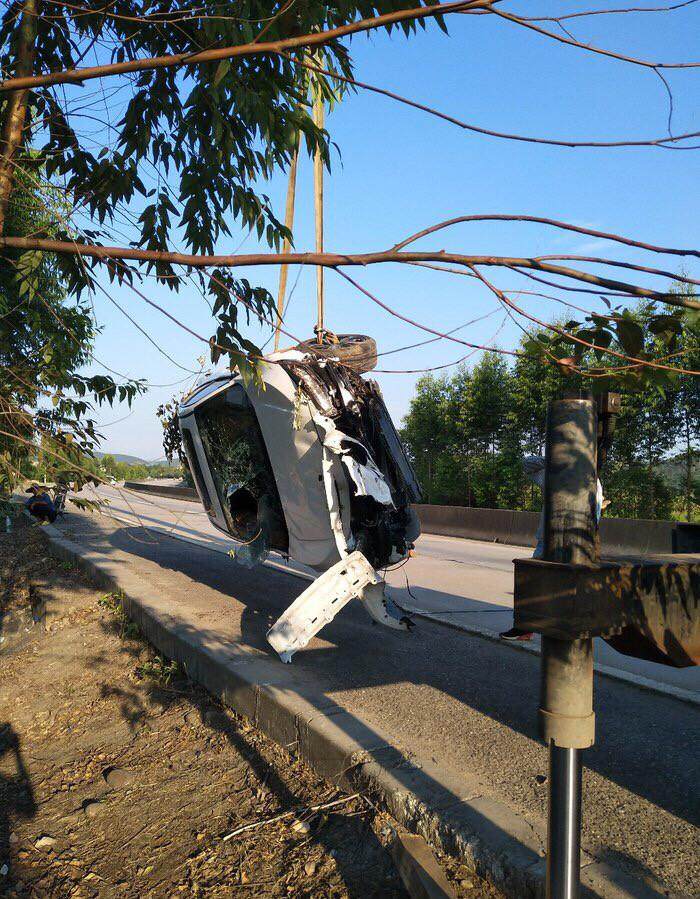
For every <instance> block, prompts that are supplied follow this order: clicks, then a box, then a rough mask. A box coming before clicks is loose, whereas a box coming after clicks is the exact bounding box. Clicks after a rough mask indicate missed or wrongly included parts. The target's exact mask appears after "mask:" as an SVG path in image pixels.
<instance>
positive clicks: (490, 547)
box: [101, 487, 700, 703]
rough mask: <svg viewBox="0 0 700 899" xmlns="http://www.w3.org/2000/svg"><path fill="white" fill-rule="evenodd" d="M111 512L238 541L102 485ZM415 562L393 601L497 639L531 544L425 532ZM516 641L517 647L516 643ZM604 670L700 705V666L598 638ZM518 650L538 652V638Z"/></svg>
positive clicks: (179, 506)
mask: <svg viewBox="0 0 700 899" xmlns="http://www.w3.org/2000/svg"><path fill="white" fill-rule="evenodd" d="M101 495H102V496H103V497H104V498H106V499H108V500H109V504H110V505H109V512H110V514H111V515H113V516H116V518H117V519H118V520H119V521H120V522H122V523H130V524H143V525H146V526H148V527H150V528H153V529H155V530H157V531H160V532H162V533H167V534H170V535H171V536H174V537H178V538H181V539H187V540H191V541H195V542H197V543H199V544H201V545H204V546H209V547H210V548H211V549H214V550H217V551H219V552H221V553H224V554H226V553H228V552H229V551H230V550H231V549H233V548H234V547H235V545H236V544H235V542H234V541H233V540H231V539H230V538H229V537H227V535H226V534H223V533H222V532H221V531H218V530H217V529H216V528H215V527H213V526H212V524H211V523H210V521H209V518H208V516H207V515H206V513H205V512H204V510H203V509H202V508H201V506H199V504H197V503H191V502H183V501H182V500H177V499H172V498H171V497H163V496H157V495H151V494H144V493H137V492H136V491H133V490H124V489H123V488H121V487H119V488H114V487H104V488H101ZM416 550H417V554H416V556H415V558H413V559H411V560H410V561H409V563H408V564H407V565H405V566H403V567H401V568H399V569H397V570H395V571H389V572H387V581H388V583H389V584H390V585H391V586H392V587H393V588H394V590H395V594H394V596H395V598H396V599H397V601H398V602H399V603H400V605H401V606H403V607H404V608H406V609H410V610H411V611H415V612H418V613H420V614H422V615H425V616H427V617H429V618H432V619H434V620H436V621H440V622H442V623H444V624H448V625H449V626H451V627H457V628H461V629H464V630H467V631H470V632H472V633H479V634H481V635H482V636H488V637H491V638H495V637H497V635H498V633H499V632H500V631H504V630H507V629H508V628H509V627H510V626H511V624H512V609H513V559H515V558H527V557H529V556H531V555H532V551H531V550H530V549H528V548H527V547H520V546H504V545H502V544H499V543H485V542H482V541H478V540H462V539H459V538H456V537H440V536H437V535H434V534H423V535H422V536H421V537H420V538H419V540H418V543H417V546H416ZM269 564H271V565H273V566H280V565H281V566H282V567H283V568H284V569H285V570H286V571H291V572H293V573H295V574H298V575H300V576H305V575H306V576H309V575H308V574H307V573H308V572H309V569H305V568H304V567H303V566H298V565H294V564H290V563H287V562H286V561H285V560H283V559H282V558H281V557H276V556H273V558H272V560H271V562H270V563H269ZM511 646H513V644H511ZM594 646H595V658H596V662H597V665H598V670H600V671H602V672H603V673H609V674H612V675H616V676H618V677H622V678H628V679H630V680H632V681H633V682H635V683H637V684H639V685H641V686H646V687H651V688H656V689H664V690H668V691H670V692H672V693H674V694H675V695H678V696H680V697H682V698H685V699H688V700H691V701H694V702H697V703H700V668H669V667H666V666H663V665H655V664H653V663H651V662H643V661H640V660H638V659H630V658H627V657H626V656H623V655H621V654H620V653H618V652H616V651H615V650H614V649H612V648H611V647H609V646H608V645H607V643H605V642H604V641H603V640H595V641H594ZM513 648H515V649H520V650H523V649H525V650H530V651H535V652H536V651H538V650H539V638H535V639H533V641H532V643H530V644H525V645H523V644H515V645H514V647H513Z"/></svg>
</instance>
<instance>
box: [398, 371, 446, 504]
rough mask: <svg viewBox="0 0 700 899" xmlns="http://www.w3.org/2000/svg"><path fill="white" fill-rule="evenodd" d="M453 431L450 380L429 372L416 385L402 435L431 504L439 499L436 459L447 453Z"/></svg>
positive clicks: (426, 497)
mask: <svg viewBox="0 0 700 899" xmlns="http://www.w3.org/2000/svg"><path fill="white" fill-rule="evenodd" d="M450 431H451V429H450V427H449V420H448V399H447V382H446V381H445V379H444V378H435V377H433V376H432V375H426V376H425V377H423V378H420V379H419V380H418V382H417V384H416V393H415V396H414V397H413V399H412V400H411V405H410V408H409V411H408V414H407V415H406V417H405V418H404V422H403V429H402V431H401V435H402V438H403V440H404V442H405V444H406V447H407V449H408V451H409V454H410V456H411V460H412V461H413V464H414V466H415V468H416V474H417V476H418V479H419V481H420V482H421V484H422V485H423V491H424V494H425V501H426V502H428V503H433V502H435V501H436V493H435V478H436V474H437V469H436V462H437V461H438V460H439V459H441V458H443V456H444V454H445V450H446V448H447V446H448V445H449V437H450Z"/></svg>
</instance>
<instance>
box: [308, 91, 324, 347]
mask: <svg viewBox="0 0 700 899" xmlns="http://www.w3.org/2000/svg"><path fill="white" fill-rule="evenodd" d="M311 90H312V93H313V103H314V124H315V125H316V127H317V128H323V126H324V119H325V116H324V109H323V99H322V98H321V92H320V90H319V89H318V87H317V86H315V85H314V84H313V80H312V86H311ZM314 211H315V214H316V252H317V253H322V252H323V157H322V156H321V151H320V150H318V149H317V150H316V152H315V153H314ZM323 274H324V273H323V266H322V265H318V266H316V305H317V316H316V337H317V339H318V342H319V343H322V342H323V317H324V296H323Z"/></svg>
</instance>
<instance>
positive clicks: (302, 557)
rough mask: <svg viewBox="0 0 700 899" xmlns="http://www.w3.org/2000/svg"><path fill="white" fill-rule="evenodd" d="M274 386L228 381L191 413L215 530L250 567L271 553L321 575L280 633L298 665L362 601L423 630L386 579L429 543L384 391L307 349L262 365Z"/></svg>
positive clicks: (276, 639) (187, 429) (185, 424)
mask: <svg viewBox="0 0 700 899" xmlns="http://www.w3.org/2000/svg"><path fill="white" fill-rule="evenodd" d="M261 377H262V382H263V383H262V386H261V385H255V384H251V383H249V384H244V383H243V380H242V379H241V377H240V376H239V375H237V374H235V373H231V372H230V371H227V372H225V373H221V374H209V375H208V376H206V377H204V378H202V379H201V380H200V382H199V383H198V384H197V385H196V387H195V388H194V389H193V390H192V391H191V392H190V394H189V395H188V396H187V397H186V398H185V400H184V401H183V402H182V404H181V406H180V408H179V410H178V417H179V423H180V430H181V432H182V438H183V446H184V450H185V453H186V456H187V460H188V462H189V466H190V469H191V471H192V475H193V477H194V481H195V484H196V487H197V492H198V493H199V496H200V499H201V501H202V504H203V505H204V508H205V509H206V511H207V513H208V514H209V517H210V519H211V521H212V523H213V524H214V525H215V526H216V527H217V528H219V529H220V530H222V531H225V532H226V533H228V534H230V536H231V537H233V538H234V540H235V541H238V543H239V546H238V547H237V548H236V550H235V558H236V559H237V560H238V561H239V562H241V563H242V564H254V563H256V562H260V561H263V560H264V559H265V557H266V556H267V555H268V553H269V552H270V551H276V552H278V553H281V554H282V555H284V556H285V557H287V558H290V559H293V560H295V561H297V562H301V563H303V564H304V565H307V566H309V567H311V568H312V569H314V570H316V571H318V572H321V574H320V576H319V577H318V578H317V579H316V580H315V581H314V582H313V583H312V584H311V586H310V587H309V588H308V589H307V590H305V591H304V593H302V594H301V596H299V598H298V599H297V600H296V601H295V602H294V603H293V604H292V605H291V606H290V608H289V609H287V611H286V612H285V613H284V614H283V615H282V616H281V618H280V619H279V620H278V621H277V622H276V623H275V625H274V626H273V627H272V628H271V630H270V631H269V633H268V640H269V642H270V644H271V645H272V646H273V647H274V649H275V650H276V651H277V652H278V653H279V655H280V657H281V658H282V660H283V661H285V662H288V661H290V660H291V657H292V655H293V654H294V652H296V651H297V650H298V649H301V648H302V647H303V646H305V645H306V644H307V643H308V642H309V640H310V639H311V638H312V637H313V636H314V635H315V634H316V633H318V631H319V630H320V629H321V628H322V627H323V626H324V625H325V624H327V623H328V622H329V621H331V620H332V619H333V618H334V617H335V615H336V614H337V613H338V612H339V611H340V609H342V607H343V606H344V605H345V604H346V603H348V602H349V601H350V600H351V599H353V598H358V599H360V600H362V602H363V605H364V607H365V608H366V609H367V611H368V612H369V614H370V615H371V616H372V617H373V618H374V619H375V620H377V621H379V622H381V623H382V624H385V625H387V626H389V627H394V628H399V629H406V628H408V627H409V626H410V624H411V622H410V620H409V619H408V617H407V616H406V614H405V613H404V612H403V611H402V610H401V609H399V608H398V607H397V606H396V605H395V604H394V603H393V602H392V601H391V600H390V599H389V597H388V596H387V594H386V590H385V585H384V581H383V579H382V577H381V574H380V572H381V571H382V570H383V569H386V568H387V567H388V566H391V565H395V564H397V563H400V562H401V561H403V560H404V559H406V558H407V557H408V555H409V553H410V551H411V550H412V548H413V544H414V541H415V540H416V538H417V537H418V534H419V523H418V519H417V516H416V514H415V512H414V511H413V510H412V509H411V505H410V504H411V503H415V502H418V501H419V500H420V488H419V486H418V483H417V481H416V477H415V474H414V472H413V469H412V468H411V465H410V463H409V461H408V459H407V457H406V454H405V452H404V450H403V447H402V446H401V442H400V440H399V437H398V435H397V433H396V430H395V428H394V426H393V423H392V421H391V418H390V416H389V413H388V412H387V410H386V407H385V405H384V402H383V400H382V396H381V393H380V391H379V387H378V386H377V385H376V383H375V382H373V381H371V380H364V379H363V378H361V377H360V375H359V374H358V373H357V372H356V371H354V370H352V369H351V368H349V367H348V366H347V365H343V364H340V363H338V362H336V361H333V360H331V359H325V358H318V357H315V356H314V355H312V354H309V353H305V352H302V351H299V350H289V351H286V352H281V353H277V354H273V355H271V356H269V357H267V359H266V360H265V362H263V363H262V364H261Z"/></svg>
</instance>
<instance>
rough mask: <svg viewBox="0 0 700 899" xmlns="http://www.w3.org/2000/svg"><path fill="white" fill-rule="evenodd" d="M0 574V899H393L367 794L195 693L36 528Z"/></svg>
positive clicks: (490, 894)
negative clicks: (329, 777)
mask: <svg viewBox="0 0 700 899" xmlns="http://www.w3.org/2000/svg"><path fill="white" fill-rule="evenodd" d="M0 575H1V576H2V580H1V581H0V583H1V585H2V589H0V636H1V637H2V653H1V654H0V837H1V839H0V895H2V896H7V897H8V899H22V897H30V896H31V897H42V899H43V897H61V899H63V897H68V896H70V897H72V899H98V897H100V899H101V897H115V899H117V897H120V899H143V897H166V896H167V897H171V899H172V897H176V896H183V897H191V896H195V897H203V899H204V897H209V899H215V897H221V899H223V897H229V896H231V895H245V896H253V897H262V896H265V897H288V896H290V897H311V896H313V897H328V899H330V897H333V899H346V897H347V899H349V897H351V896H355V897H356V896H363V897H365V896H366V897H373V896H376V897H382V899H407V897H408V894H407V893H406V892H405V890H404V888H403V885H402V882H401V879H400V877H399V875H398V872H397V869H396V867H395V865H394V862H393V860H392V856H391V852H390V847H391V843H392V840H393V839H394V838H395V836H396V832H397V828H398V825H397V823H396V822H395V821H394V820H393V819H391V818H390V817H389V816H388V815H386V814H385V813H383V812H382V811H380V810H378V809H377V808H376V807H375V804H374V803H373V801H372V797H365V796H364V795H358V794H351V795H348V794H346V793H344V792H343V791H342V790H340V789H338V787H337V786H335V785H334V784H332V783H329V782H328V781H326V780H324V779H323V778H321V777H319V776H318V775H317V774H315V773H314V772H313V771H312V770H311V769H310V768H309V767H308V766H307V765H306V764H305V763H304V762H303V761H302V760H301V759H300V758H299V757H298V756H297V755H296V754H295V751H294V750H295V746H294V745H291V746H289V747H287V748H285V747H282V746H278V745H277V744H275V743H273V742H272V741H271V740H269V739H267V738H266V737H265V736H264V734H263V733H262V732H261V731H259V730H258V729H257V728H255V727H253V726H252V725H251V724H250V722H249V721H247V720H246V719H244V718H242V717H241V716H239V715H236V714H234V713H232V712H230V711H229V710H227V709H226V708H224V707H222V706H221V705H220V704H219V703H218V702H217V701H216V700H215V699H213V698H212V697H211V696H209V695H208V694H207V693H206V692H205V691H204V690H203V689H202V688H200V687H197V686H195V685H194V684H193V683H192V682H191V681H190V680H188V678H187V676H186V674H185V672H184V671H183V670H182V668H181V667H180V666H178V665H177V664H175V662H173V661H172V660H168V659H166V658H164V657H163V656H160V655H158V654H156V652H155V651H154V650H153V649H152V647H150V646H149V645H148V643H147V642H145V641H144V639H143V638H142V637H141V635H140V633H139V630H138V628H136V627H135V626H134V625H133V624H129V622H128V619H127V618H126V616H125V614H124V609H123V606H122V597H121V596H120V595H119V594H106V595H105V594H103V592H102V591H101V590H99V589H98V588H97V587H96V586H95V585H94V584H93V583H91V582H90V580H89V579H87V578H86V577H85V575H84V574H83V573H82V572H81V571H80V570H79V569H75V568H71V569H70V570H66V569H65V566H64V565H62V564H61V563H60V562H58V561H57V560H54V559H53V558H52V557H51V556H49V555H47V552H46V545H45V542H44V540H43V534H42V533H41V530H40V528H38V527H36V526H32V525H30V524H28V523H25V522H22V521H20V522H19V523H18V526H17V529H16V530H15V531H14V533H12V534H0ZM12 625H14V626H12ZM22 697H24V699H22ZM27 697H30V698H31V701H26V699H27ZM441 863H442V865H443V866H444V869H445V873H446V875H447V877H448V878H449V879H450V880H451V881H452V883H453V884H454V886H455V890H456V895H457V896H458V897H460V899H497V896H498V895H499V893H498V892H497V891H496V890H495V889H494V888H493V887H491V886H490V885H489V884H487V883H485V882H484V881H483V880H481V879H480V878H479V877H477V876H476V875H474V874H473V873H471V872H470V871H469V870H468V869H467V868H466V867H465V866H464V865H462V864H459V863H457V862H456V861H455V860H453V859H449V858H446V857H443V858H441Z"/></svg>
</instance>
